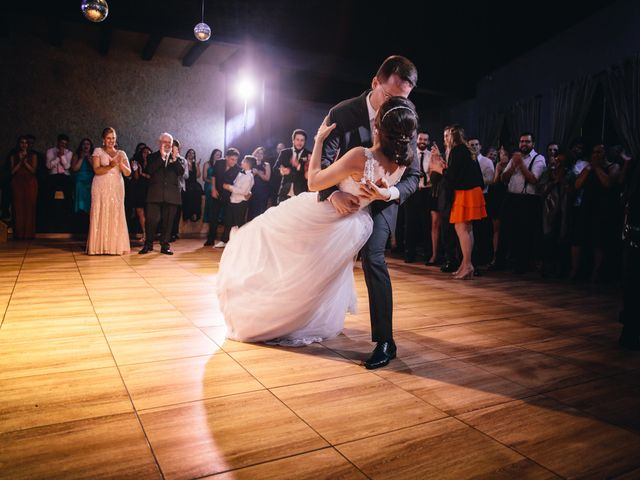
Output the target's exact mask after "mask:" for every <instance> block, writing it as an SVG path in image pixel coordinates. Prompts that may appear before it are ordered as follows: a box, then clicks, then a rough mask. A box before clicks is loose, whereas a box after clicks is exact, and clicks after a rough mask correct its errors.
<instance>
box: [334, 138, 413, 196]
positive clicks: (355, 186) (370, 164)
mask: <svg viewBox="0 0 640 480" xmlns="http://www.w3.org/2000/svg"><path fill="white" fill-rule="evenodd" d="M364 154H365V156H366V157H367V160H366V161H365V164H364V171H363V172H362V179H361V180H360V181H356V180H354V179H353V178H352V177H349V178H346V179H344V180H342V181H341V182H340V184H339V185H338V188H339V189H340V191H341V192H347V193H351V194H352V195H356V196H358V195H360V193H361V192H360V183H361V182H364V181H365V180H366V179H369V180H371V181H372V182H374V183H375V182H377V181H378V180H380V179H381V178H384V179H385V180H386V181H387V183H388V184H389V186H390V187H391V186H392V185H395V184H396V183H398V182H399V181H400V178H402V174H403V173H404V170H405V168H406V167H398V168H397V169H396V171H395V172H393V173H388V172H386V171H385V170H384V168H382V166H381V165H380V164H379V163H378V161H377V160H376V159H375V158H373V154H372V153H371V150H369V149H368V148H365V149H364ZM369 203H371V201H370V200H365V199H363V198H361V199H360V208H364V207H366V206H367V205H369Z"/></svg>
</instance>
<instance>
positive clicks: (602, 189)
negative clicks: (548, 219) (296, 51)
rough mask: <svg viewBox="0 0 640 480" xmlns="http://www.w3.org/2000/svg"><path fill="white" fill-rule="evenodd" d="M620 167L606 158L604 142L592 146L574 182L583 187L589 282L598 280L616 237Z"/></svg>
mask: <svg viewBox="0 0 640 480" xmlns="http://www.w3.org/2000/svg"><path fill="white" fill-rule="evenodd" d="M619 174H620V167H619V166H618V165H617V164H615V163H612V162H610V161H609V160H608V159H607V156H606V153H605V148H604V145H602V144H599V145H594V146H593V148H592V150H591V161H590V162H589V164H588V165H587V166H585V168H584V169H583V170H582V173H581V174H580V176H579V177H578V179H577V181H581V184H582V186H583V188H584V196H583V199H582V211H581V213H582V215H583V216H584V218H583V220H582V221H581V222H580V223H581V224H582V225H584V227H585V231H584V239H585V240H586V241H587V244H589V245H591V246H592V247H593V252H594V256H593V269H592V272H591V281H592V282H596V281H598V280H599V279H600V275H601V273H602V267H603V264H604V261H605V259H606V258H607V257H609V256H611V254H612V249H613V246H614V245H615V241H616V238H619V237H618V236H619V234H620V232H619V230H618V228H616V227H617V217H618V216H617V210H618V205H619V199H620V192H619V189H618V175H619Z"/></svg>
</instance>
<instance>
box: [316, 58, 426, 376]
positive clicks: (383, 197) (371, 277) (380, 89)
mask: <svg viewBox="0 0 640 480" xmlns="http://www.w3.org/2000/svg"><path fill="white" fill-rule="evenodd" d="M417 81H418V72H417V70H416V67H415V65H414V64H413V63H412V62H411V61H410V60H408V59H407V58H405V57H401V56H399V55H394V56H391V57H389V58H387V59H386V60H385V61H384V62H383V63H382V65H381V66H380V68H379V69H378V72H377V73H376V75H375V77H373V80H372V81H371V89H370V90H368V91H366V92H364V93H363V94H362V95H360V96H359V97H356V98H351V99H349V100H345V101H343V102H341V103H339V104H338V105H336V106H335V107H333V108H332V109H331V110H330V111H329V120H328V123H329V124H332V123H335V124H336V128H335V129H334V130H333V132H331V134H330V135H329V137H328V138H327V139H326V140H325V142H324V146H323V151H322V166H323V168H326V167H327V166H329V165H330V164H331V163H333V162H334V161H335V160H336V159H337V158H339V157H340V155H342V154H344V153H346V152H348V151H349V150H351V149H352V148H354V147H358V146H364V147H371V146H372V138H373V137H372V130H373V128H372V125H373V121H374V119H375V116H376V112H377V111H378V109H379V108H380V106H381V105H382V104H383V103H384V102H385V101H386V100H387V99H388V98H390V97H392V96H401V97H405V98H407V97H408V96H409V93H411V90H413V88H414V87H415V86H416V83H417ZM414 143H415V142H414ZM412 148H413V150H415V148H416V146H415V145H413V146H412ZM419 178H420V167H419V165H418V162H417V159H414V162H413V163H412V164H411V165H410V166H409V167H407V169H406V170H405V172H404V174H403V176H402V178H401V180H400V182H399V183H397V184H396V185H395V186H393V187H390V188H382V189H369V188H367V187H365V186H363V187H362V189H363V192H362V196H363V197H366V198H369V199H371V200H375V201H374V202H373V203H371V205H370V209H371V216H372V218H373V233H372V234H371V237H369V240H368V241H367V244H366V245H365V246H364V248H363V249H362V251H361V255H362V268H363V270H364V278H365V282H366V284H367V290H368V293H369V311H370V315H371V337H372V341H374V342H376V347H375V349H374V350H373V353H372V354H371V356H370V357H369V359H368V360H367V361H366V362H365V367H366V368H368V369H373V368H379V367H384V366H385V365H387V364H388V363H389V361H390V360H391V359H393V358H395V356H396V344H395V342H394V340H393V324H392V315H393V297H392V292H391V279H390V278H389V271H388V269H387V264H386V262H385V259H384V251H385V247H386V244H387V240H388V239H389V236H390V235H391V232H393V231H395V226H396V219H397V215H398V205H400V204H401V203H402V202H404V201H405V200H406V199H407V198H408V197H409V196H410V195H411V194H412V193H413V192H415V191H416V189H417V188H418V180H419ZM319 200H320V201H325V200H326V201H329V202H331V204H332V205H333V207H334V208H335V209H336V211H337V212H338V213H340V214H343V215H348V214H350V213H352V212H354V211H356V210H358V207H359V201H360V200H359V198H358V197H356V196H354V195H351V194H349V193H346V192H340V191H338V189H337V187H333V188H330V189H328V190H324V191H322V192H320V193H319Z"/></svg>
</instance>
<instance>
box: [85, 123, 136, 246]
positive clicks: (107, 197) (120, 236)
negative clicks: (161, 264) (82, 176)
mask: <svg viewBox="0 0 640 480" xmlns="http://www.w3.org/2000/svg"><path fill="white" fill-rule="evenodd" d="M102 141H103V147H102V148H96V149H95V150H94V151H93V156H92V159H91V160H92V162H93V171H94V172H95V176H94V177H93V184H92V186H91V214H90V222H89V238H88V239H87V254H89V255H124V254H125V253H129V250H130V246H129V232H128V230H127V219H126V216H125V211H124V180H123V178H122V175H123V174H124V175H125V176H127V177H128V176H129V175H131V167H130V165H129V159H128V158H127V154H126V153H124V152H123V151H122V150H117V149H116V148H115V145H116V131H115V130H114V129H113V128H111V127H108V128H105V129H104V131H103V132H102Z"/></svg>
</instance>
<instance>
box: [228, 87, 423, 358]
mask: <svg viewBox="0 0 640 480" xmlns="http://www.w3.org/2000/svg"><path fill="white" fill-rule="evenodd" d="M417 123H418V119H417V115H416V113H415V107H414V106H413V104H412V103H411V101H409V100H407V99H406V98H403V97H391V98H389V99H388V100H387V101H386V102H385V103H384V104H383V105H382V106H381V107H380V109H379V110H378V113H377V115H376V119H375V122H374V127H375V128H374V135H373V139H374V141H373V147H371V148H370V149H368V148H364V147H357V148H354V149H352V150H349V151H348V152H347V153H346V154H344V155H343V156H342V157H341V158H340V159H339V160H337V161H336V162H334V163H333V164H332V165H330V166H329V167H328V168H326V169H324V170H322V169H321V167H320V160H321V153H322V144H323V142H324V140H325V139H326V138H327V136H328V135H329V133H330V132H331V131H332V130H333V129H334V128H335V127H336V124H333V125H326V119H325V121H324V122H322V124H321V125H320V127H319V129H318V133H317V135H316V137H315V145H314V147H313V153H312V155H311V160H310V163H309V176H308V183H309V190H310V192H305V193H302V194H300V195H298V196H296V197H293V198H291V199H290V200H287V201H285V202H283V203H281V204H280V205H278V206H277V207H275V208H271V209H269V210H267V211H266V212H265V213H263V214H262V215H260V216H258V217H256V218H255V219H254V220H252V221H251V222H250V223H248V224H246V225H245V226H243V227H242V228H240V229H239V230H238V231H237V232H236V234H235V235H234V236H233V238H232V239H231V241H230V242H229V243H228V244H227V246H226V248H225V250H224V253H223V255H222V258H221V259H220V267H219V273H218V276H217V294H218V299H219V302H220V307H221V310H222V313H223V315H224V319H225V323H226V324H227V337H228V338H231V339H233V340H238V341H242V342H268V343H271V344H279V345H286V346H301V345H307V344H310V343H313V342H320V341H322V340H324V339H327V338H331V337H334V336H336V335H338V334H339V333H340V332H341V331H342V327H343V324H344V317H345V314H346V313H347V312H354V311H355V306H356V293H355V285H354V279H353V264H354V259H355V256H356V254H357V253H358V251H359V250H360V249H361V248H362V247H363V246H364V244H365V243H366V241H367V239H368V238H369V235H370V234H371V230H372V225H373V221H372V219H371V216H370V214H369V211H368V208H367V205H368V203H369V202H368V201H367V200H364V199H361V201H360V209H359V210H358V211H357V212H356V213H353V214H350V215H347V216H341V215H339V214H338V213H336V211H335V209H334V208H333V206H332V205H331V204H330V203H329V202H319V201H318V196H317V194H315V193H312V192H317V191H320V190H323V189H326V188H329V187H331V186H334V185H339V188H340V190H341V191H346V192H349V193H351V194H353V195H361V194H362V189H369V190H378V191H380V190H383V189H385V188H388V187H389V186H392V185H395V184H396V183H397V182H398V181H399V180H400V178H401V177H402V173H403V172H404V169H405V168H406V166H408V165H410V164H411V161H412V157H413V152H412V149H411V148H410V145H411V144H412V140H413V138H414V136H415V133H416V128H417Z"/></svg>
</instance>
